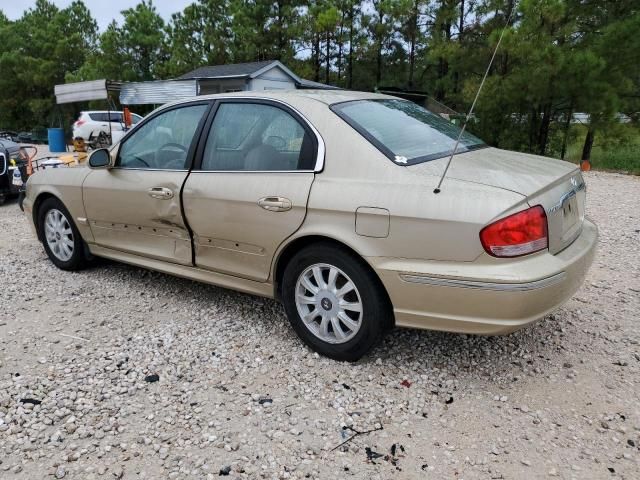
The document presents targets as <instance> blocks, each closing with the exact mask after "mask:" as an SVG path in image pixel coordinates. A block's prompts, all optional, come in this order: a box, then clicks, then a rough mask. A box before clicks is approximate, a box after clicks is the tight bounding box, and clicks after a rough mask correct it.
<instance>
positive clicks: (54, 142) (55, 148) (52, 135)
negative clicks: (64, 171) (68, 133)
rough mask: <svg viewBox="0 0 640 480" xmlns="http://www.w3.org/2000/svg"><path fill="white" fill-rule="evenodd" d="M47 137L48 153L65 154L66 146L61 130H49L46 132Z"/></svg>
mask: <svg viewBox="0 0 640 480" xmlns="http://www.w3.org/2000/svg"><path fill="white" fill-rule="evenodd" d="M47 136H48V137H49V151H50V152H66V151H67V144H66V143H65V141H64V130H63V129H62V128H49V129H48V130H47Z"/></svg>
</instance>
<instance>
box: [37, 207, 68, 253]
mask: <svg viewBox="0 0 640 480" xmlns="http://www.w3.org/2000/svg"><path fill="white" fill-rule="evenodd" d="M44 235H45V238H46V240H47V245H49V249H50V250H51V252H52V253H53V254H54V255H55V257H56V258H57V259H59V260H61V261H63V262H66V261H68V260H69V259H70V258H71V256H72V255H73V245H74V244H73V230H71V225H70V224H69V220H67V217H65V216H64V214H63V213H62V212H61V211H60V210H56V209H55V208H52V209H51V210H49V211H48V212H47V215H46V216H45V217H44Z"/></svg>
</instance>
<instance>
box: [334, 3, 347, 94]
mask: <svg viewBox="0 0 640 480" xmlns="http://www.w3.org/2000/svg"><path fill="white" fill-rule="evenodd" d="M345 13H346V12H345V11H344V10H343V11H342V15H341V17H340V26H339V27H338V35H336V42H337V43H338V62H337V63H338V64H337V67H338V84H340V81H341V80H342V47H343V44H344V18H345Z"/></svg>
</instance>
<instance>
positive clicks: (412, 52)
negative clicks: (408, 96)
mask: <svg viewBox="0 0 640 480" xmlns="http://www.w3.org/2000/svg"><path fill="white" fill-rule="evenodd" d="M410 21H411V25H410V27H409V28H410V30H409V44H410V46H409V81H408V82H407V84H408V87H409V89H413V74H414V71H415V67H416V43H417V37H418V0H414V2H413V9H412V11H411V20H410Z"/></svg>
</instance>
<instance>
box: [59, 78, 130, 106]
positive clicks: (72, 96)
mask: <svg viewBox="0 0 640 480" xmlns="http://www.w3.org/2000/svg"><path fill="white" fill-rule="evenodd" d="M121 86H122V83H121V82H113V81H111V80H105V79H102V80H90V81H86V82H75V83H65V84H64V85H56V86H55V87H54V93H55V95H56V103H58V104H62V103H73V102H86V101H89V100H107V99H108V98H109V94H112V93H113V94H117V93H118V92H120V88H121Z"/></svg>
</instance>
